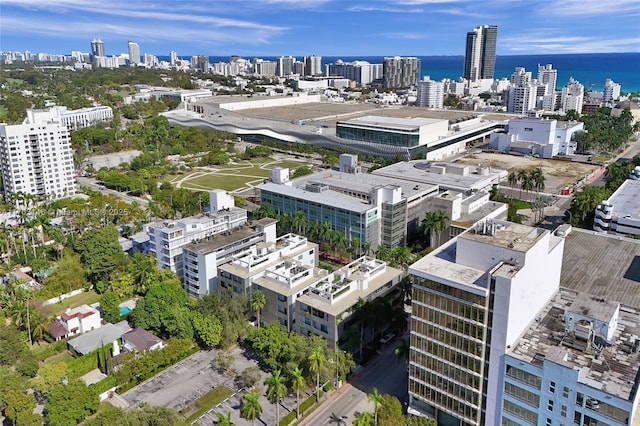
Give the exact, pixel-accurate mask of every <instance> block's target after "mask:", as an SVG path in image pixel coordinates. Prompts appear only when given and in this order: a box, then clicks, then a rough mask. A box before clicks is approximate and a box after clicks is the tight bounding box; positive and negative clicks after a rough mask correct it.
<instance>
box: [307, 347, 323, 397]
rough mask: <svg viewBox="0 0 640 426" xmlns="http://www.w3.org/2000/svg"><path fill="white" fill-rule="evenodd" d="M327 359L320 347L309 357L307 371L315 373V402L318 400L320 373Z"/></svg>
mask: <svg viewBox="0 0 640 426" xmlns="http://www.w3.org/2000/svg"><path fill="white" fill-rule="evenodd" d="M325 362H327V358H326V357H325V356H324V352H322V348H321V347H319V346H318V347H317V348H315V349H314V350H313V351H312V352H311V355H309V369H310V370H311V372H313V373H316V402H318V400H319V399H320V371H322V368H323V367H324V364H325Z"/></svg>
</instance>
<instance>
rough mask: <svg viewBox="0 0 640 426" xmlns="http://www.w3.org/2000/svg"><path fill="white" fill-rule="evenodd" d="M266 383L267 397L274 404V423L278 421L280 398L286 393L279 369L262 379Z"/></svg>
mask: <svg viewBox="0 0 640 426" xmlns="http://www.w3.org/2000/svg"><path fill="white" fill-rule="evenodd" d="M264 384H265V385H267V398H268V399H269V401H271V402H275V404H276V424H279V423H280V400H281V399H282V398H283V397H284V396H285V395H286V394H287V386H286V385H285V384H284V377H282V376H281V375H280V370H276V371H274V372H273V375H272V376H271V377H267V378H266V379H265V381H264Z"/></svg>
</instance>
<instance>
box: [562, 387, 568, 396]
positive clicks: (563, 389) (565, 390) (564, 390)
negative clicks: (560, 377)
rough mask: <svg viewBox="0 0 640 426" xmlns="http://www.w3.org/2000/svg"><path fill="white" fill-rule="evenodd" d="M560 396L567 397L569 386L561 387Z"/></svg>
mask: <svg viewBox="0 0 640 426" xmlns="http://www.w3.org/2000/svg"><path fill="white" fill-rule="evenodd" d="M562 397H563V398H569V388H568V387H566V386H565V387H563V388H562Z"/></svg>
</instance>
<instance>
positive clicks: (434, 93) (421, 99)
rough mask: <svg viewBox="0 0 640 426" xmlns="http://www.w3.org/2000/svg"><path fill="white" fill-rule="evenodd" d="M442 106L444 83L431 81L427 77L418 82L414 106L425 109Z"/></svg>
mask: <svg viewBox="0 0 640 426" xmlns="http://www.w3.org/2000/svg"><path fill="white" fill-rule="evenodd" d="M443 104H444V83H443V82H441V81H433V80H430V79H429V78H428V77H425V78H424V79H423V80H420V81H419V82H418V96H417V99H416V106H419V107H426V108H442V107H443Z"/></svg>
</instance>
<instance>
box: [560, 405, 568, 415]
mask: <svg viewBox="0 0 640 426" xmlns="http://www.w3.org/2000/svg"><path fill="white" fill-rule="evenodd" d="M560 415H561V416H562V417H567V406H566V405H563V406H562V407H560Z"/></svg>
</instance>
